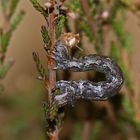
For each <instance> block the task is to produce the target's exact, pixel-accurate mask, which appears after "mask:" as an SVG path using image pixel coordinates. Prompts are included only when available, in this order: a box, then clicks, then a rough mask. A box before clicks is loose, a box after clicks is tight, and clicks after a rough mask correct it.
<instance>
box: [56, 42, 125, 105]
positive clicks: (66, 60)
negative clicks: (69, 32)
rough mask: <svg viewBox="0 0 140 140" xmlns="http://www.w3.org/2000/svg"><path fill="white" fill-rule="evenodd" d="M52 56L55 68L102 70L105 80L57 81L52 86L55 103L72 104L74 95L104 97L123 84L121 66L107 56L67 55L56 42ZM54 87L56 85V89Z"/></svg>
mask: <svg viewBox="0 0 140 140" xmlns="http://www.w3.org/2000/svg"><path fill="white" fill-rule="evenodd" d="M53 58H54V59H55V61H56V68H55V69H56V70H57V69H62V70H69V71H75V72H82V71H89V70H95V71H97V72H101V73H104V74H105V77H106V80H105V81H100V82H92V81H89V80H79V81H64V80H60V81H57V83H56V86H55V88H54V90H53V101H54V102H55V104H56V105H57V107H62V106H65V105H67V104H74V103H75V101H76V100H78V99H84V100H96V101H102V100H107V99H109V98H110V97H112V96H114V95H115V94H116V93H117V92H118V91H119V90H120V88H121V86H122V84H123V81H124V80H123V75H122V71H121V69H120V68H119V66H118V65H117V64H116V63H115V62H114V61H113V60H111V59H110V58H109V57H105V56H100V55H96V54H94V55H88V56H82V57H80V58H74V57H71V56H70V55H69V52H68V49H67V47H66V46H65V45H63V44H62V43H61V42H58V43H56V46H55V49H54V50H53ZM57 89H59V90H58V91H59V92H58V91H57ZM56 91H57V93H56Z"/></svg>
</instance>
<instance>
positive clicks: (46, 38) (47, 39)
mask: <svg viewBox="0 0 140 140" xmlns="http://www.w3.org/2000/svg"><path fill="white" fill-rule="evenodd" d="M41 33H42V37H43V42H44V43H45V45H46V46H45V47H46V49H48V48H49V47H50V37H49V33H48V31H47V29H46V27H45V26H42V27H41Z"/></svg>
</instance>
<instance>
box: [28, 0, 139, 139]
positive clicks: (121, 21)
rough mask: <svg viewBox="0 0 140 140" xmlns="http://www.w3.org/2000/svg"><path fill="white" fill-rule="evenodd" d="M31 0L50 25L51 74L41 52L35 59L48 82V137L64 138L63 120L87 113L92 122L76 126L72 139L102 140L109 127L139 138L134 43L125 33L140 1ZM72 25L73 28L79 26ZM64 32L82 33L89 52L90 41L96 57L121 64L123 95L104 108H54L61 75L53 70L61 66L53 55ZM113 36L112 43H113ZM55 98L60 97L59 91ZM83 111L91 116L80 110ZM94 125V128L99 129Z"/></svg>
mask: <svg viewBox="0 0 140 140" xmlns="http://www.w3.org/2000/svg"><path fill="white" fill-rule="evenodd" d="M30 1H31V3H32V4H33V6H34V8H35V9H36V10H37V11H38V12H40V14H41V15H42V16H43V17H44V18H45V20H46V26H44V25H43V26H42V27H41V33H42V38H43V42H44V49H45V51H46V54H47V65H48V67H47V69H45V68H44V66H43V64H42V63H41V60H40V58H39V54H38V53H36V52H34V53H33V58H34V61H35V63H36V67H37V70H38V73H39V76H38V79H40V80H42V81H43V83H44V85H45V88H46V91H47V101H46V103H45V104H44V112H45V117H46V123H47V124H46V133H47V135H48V137H49V139H51V140H53V139H58V137H59V135H60V137H63V129H62V131H60V130H61V128H62V122H63V118H64V116H63V115H64V114H66V117H69V118H74V116H72V114H73V113H74V114H76V115H75V116H76V118H78V116H79V115H78V114H77V113H76V112H79V113H81V112H82V113H81V114H82V115H83V114H84V115H83V116H86V117H85V119H83V120H82V121H83V124H82V123H81V124H79V123H77V122H75V127H74V135H72V136H71V139H80V138H81V139H83V140H87V139H102V135H104V133H105V132H106V130H105V129H109V128H114V129H115V130H116V131H117V132H119V133H120V137H119V139H129V138H134V139H139V134H140V120H139V110H138V108H139V107H140V106H139V99H137V100H136V91H135V89H134V87H133V82H132V78H131V76H130V73H129V68H130V60H131V54H132V50H133V48H132V39H131V34H130V33H129V31H126V30H125V29H124V26H125V17H126V13H127V11H130V12H132V13H133V14H134V15H136V16H138V11H139V7H140V2H138V1H137V2H136V1H134V2H133V1H131V0H116V1H109V0H104V1H100V0H99V1H97V0H70V1H66V2H65V0H64V1H63V0H50V1H46V3H45V4H44V6H41V5H40V4H39V2H38V1H37V0H30ZM64 2H65V5H64ZM69 17H70V18H69ZM69 23H73V25H74V26H72V24H69ZM62 28H63V30H64V31H65V32H69V33H75V34H76V33H79V36H80V43H79V46H80V47H81V48H85V49H86V48H87V47H88V46H87V45H85V44H84V43H83V42H84V37H86V38H87V42H86V44H89V45H90V46H93V47H92V48H93V50H94V52H95V53H96V54H100V55H108V56H110V57H111V58H112V59H114V61H115V62H117V63H118V64H119V66H120V67H121V69H122V71H123V75H124V79H125V83H124V86H123V89H122V90H121V93H119V94H118V95H117V96H115V97H114V98H113V99H111V100H109V101H106V102H103V103H102V105H99V104H98V103H96V102H95V103H91V102H90V103H87V102H85V103H81V102H78V103H77V105H76V108H77V109H75V110H74V109H72V110H71V107H65V110H64V108H61V109H60V108H58V107H57V106H56V105H55V104H54V101H53V100H52V99H53V97H52V96H53V94H52V90H53V89H54V87H55V84H56V79H58V78H57V77H59V75H57V73H56V71H55V70H53V68H54V67H55V66H56V63H55V60H54V59H53V58H52V55H53V50H54V49H55V46H56V42H57V41H59V40H61V35H62V34H63V32H62ZM110 33H112V34H113V37H112V36H109V34H110ZM83 36H84V37H83ZM107 37H110V39H109V40H108V38H107ZM65 39H66V38H65ZM78 42H79V41H78ZM106 42H107V43H106ZM71 51H72V56H77V55H78V56H79V55H80V54H81V53H83V52H81V50H79V49H78V48H77V47H75V48H73V49H72V50H71ZM56 76H57V77H56ZM62 77H63V79H67V80H70V79H71V73H70V72H64V73H63V76H62ZM87 77H89V79H90V80H93V77H94V80H95V81H99V80H100V79H103V77H104V76H103V75H102V74H100V73H94V74H91V72H88V73H87ZM55 93H56V94H57V93H59V90H57V91H55ZM81 108H84V109H85V110H87V111H85V112H84V111H81V112H80V111H78V110H81ZM92 109H93V110H92ZM83 112H84V113H83ZM91 112H93V113H91ZM104 114H105V115H107V116H108V118H106V117H105V116H104ZM70 116H72V117H70ZM79 118H80V117H79ZM64 122H65V121H64ZM107 122H109V126H106V123H107ZM92 123H94V125H93V126H92ZM69 137H70V136H69Z"/></svg>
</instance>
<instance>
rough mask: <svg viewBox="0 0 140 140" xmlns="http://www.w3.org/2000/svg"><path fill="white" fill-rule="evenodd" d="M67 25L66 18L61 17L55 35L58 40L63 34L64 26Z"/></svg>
mask: <svg viewBox="0 0 140 140" xmlns="http://www.w3.org/2000/svg"><path fill="white" fill-rule="evenodd" d="M64 23H65V16H63V15H61V16H60V17H59V19H58V23H57V25H56V29H55V34H56V38H57V39H58V38H59V37H60V35H61V32H62V28H63V26H64Z"/></svg>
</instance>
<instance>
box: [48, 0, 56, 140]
mask: <svg viewBox="0 0 140 140" xmlns="http://www.w3.org/2000/svg"><path fill="white" fill-rule="evenodd" d="M50 3H51V5H52V8H53V9H52V10H51V11H50V14H49V17H48V24H49V36H50V42H51V46H50V50H53V49H54V47H55V27H54V18H55V15H54V6H55V1H54V0H50ZM54 67H55V61H54V60H53V59H52V58H50V57H48V80H47V81H45V84H46V83H47V84H48V86H47V90H48V104H49V106H50V107H51V106H53V105H52V104H53V101H52V89H53V88H54V86H55V83H56V71H55V70H53V68H54ZM50 111H51V110H50ZM48 119H49V120H51V121H52V120H53V119H54V116H53V115H52V114H51V112H50V113H48ZM54 125H56V124H54ZM54 128H55V129H54V130H53V132H47V133H48V136H49V138H50V140H58V139H59V138H58V128H57V126H54Z"/></svg>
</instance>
